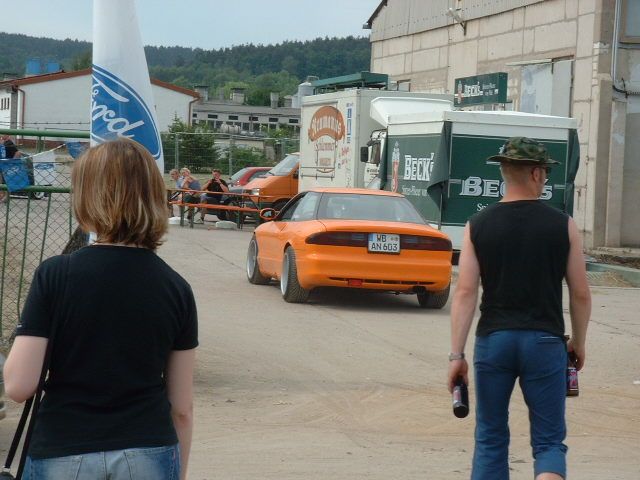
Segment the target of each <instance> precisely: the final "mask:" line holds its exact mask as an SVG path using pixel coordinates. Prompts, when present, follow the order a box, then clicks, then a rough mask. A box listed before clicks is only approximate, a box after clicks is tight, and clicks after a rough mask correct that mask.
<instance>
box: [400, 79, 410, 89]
mask: <svg viewBox="0 0 640 480" xmlns="http://www.w3.org/2000/svg"><path fill="white" fill-rule="evenodd" d="M398 91H399V92H410V91H411V80H398Z"/></svg>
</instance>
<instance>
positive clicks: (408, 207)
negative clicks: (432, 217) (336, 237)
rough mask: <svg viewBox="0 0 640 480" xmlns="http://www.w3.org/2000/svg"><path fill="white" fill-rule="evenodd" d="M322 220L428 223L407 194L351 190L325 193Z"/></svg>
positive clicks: (321, 206) (322, 200) (321, 208)
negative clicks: (378, 193)
mask: <svg viewBox="0 0 640 480" xmlns="http://www.w3.org/2000/svg"><path fill="white" fill-rule="evenodd" d="M318 219H320V220H322V219H325V220H332V219H343V220H378V221H381V222H407V223H419V224H422V225H424V224H426V222H425V220H424V219H423V218H422V216H420V214H419V213H418V211H417V210H416V209H415V207H414V206H413V205H412V204H411V203H410V202H409V201H408V200H407V199H406V198H404V197H392V196H387V195H365V194H361V195H360V194H351V193H324V194H323V195H322V199H321V200H320V205H319V208H318Z"/></svg>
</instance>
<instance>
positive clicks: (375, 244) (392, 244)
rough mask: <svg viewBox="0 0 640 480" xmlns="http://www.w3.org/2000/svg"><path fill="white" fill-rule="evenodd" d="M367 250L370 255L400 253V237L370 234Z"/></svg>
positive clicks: (390, 234)
mask: <svg viewBox="0 0 640 480" xmlns="http://www.w3.org/2000/svg"><path fill="white" fill-rule="evenodd" d="M368 248H369V251H370V252H372V253H400V235H396V234H395V233H370V234H369V245H368Z"/></svg>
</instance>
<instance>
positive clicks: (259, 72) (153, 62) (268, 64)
mask: <svg viewBox="0 0 640 480" xmlns="http://www.w3.org/2000/svg"><path fill="white" fill-rule="evenodd" d="M0 45H2V49H0V72H2V73H12V74H16V75H18V76H22V75H23V74H24V72H25V66H26V62H27V60H29V59H32V58H38V59H40V60H41V61H43V62H48V61H56V62H58V63H60V64H61V66H62V68H64V69H65V70H66V71H73V70H80V69H82V68H87V67H89V66H91V43H89V42H84V41H79V40H71V39H66V40H55V39H51V38H36V37H30V36H27V35H21V34H10V33H3V32H0ZM145 53H146V56H147V63H148V64H149V73H150V75H151V76H152V77H154V78H157V79H159V80H163V81H165V82H170V83H173V84H176V85H179V86H182V87H186V88H193V86H194V85H208V86H209V88H210V95H211V96H212V97H217V96H221V97H225V98H228V95H229V91H230V90H231V89H232V88H234V87H241V88H245V89H246V99H247V100H246V101H247V103H248V104H249V105H269V93H270V92H278V93H280V96H281V98H282V97H283V96H284V95H291V94H293V93H295V92H296V89H297V86H298V84H299V83H301V82H302V81H304V80H305V78H306V77H307V76H309V75H314V76H317V77H319V78H327V77H334V76H339V75H348V74H352V73H356V72H360V71H365V70H369V64H370V55H371V51H370V45H369V40H368V38H366V37H353V36H349V37H345V38H335V37H334V38H329V37H325V38H317V39H315V40H308V41H285V42H282V43H279V44H275V45H253V44H246V45H237V46H233V47H228V48H221V49H217V50H203V49H201V48H187V47H178V46H176V47H155V46H147V47H145Z"/></svg>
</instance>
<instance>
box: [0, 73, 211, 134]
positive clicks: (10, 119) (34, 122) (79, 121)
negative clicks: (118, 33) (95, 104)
mask: <svg viewBox="0 0 640 480" xmlns="http://www.w3.org/2000/svg"><path fill="white" fill-rule="evenodd" d="M151 87H152V90H153V98H154V101H155V107H156V114H157V117H158V128H159V130H160V131H162V132H163V131H166V130H168V128H169V126H170V125H171V124H172V122H173V120H174V118H175V117H176V116H177V117H178V118H179V119H180V120H182V121H183V122H185V123H187V124H189V123H190V121H191V116H192V108H193V104H194V103H195V102H196V101H197V100H198V98H199V96H198V94H197V93H196V92H195V91H193V90H189V89H186V88H181V87H177V86H175V85H171V84H170V83H166V82H162V81H160V80H155V79H151ZM90 111H91V69H84V70H78V71H76V72H57V73H51V74H46V75H36V76H31V77H25V78H19V79H12V80H5V81H2V82H0V128H21V129H30V130H31V129H33V130H47V129H48V130H81V131H89V128H90Z"/></svg>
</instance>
